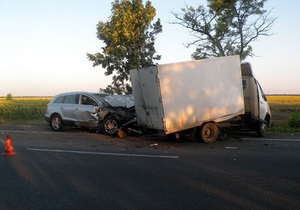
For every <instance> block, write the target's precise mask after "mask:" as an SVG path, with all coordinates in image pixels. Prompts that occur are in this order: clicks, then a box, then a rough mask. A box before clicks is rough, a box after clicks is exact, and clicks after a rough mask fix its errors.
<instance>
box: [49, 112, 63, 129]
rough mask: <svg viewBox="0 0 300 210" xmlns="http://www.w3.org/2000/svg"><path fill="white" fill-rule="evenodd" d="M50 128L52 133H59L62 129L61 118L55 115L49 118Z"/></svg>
mask: <svg viewBox="0 0 300 210" xmlns="http://www.w3.org/2000/svg"><path fill="white" fill-rule="evenodd" d="M50 126H51V128H52V129H53V130H54V131H61V130H62V129H63V127H64V125H63V121H62V119H61V116H59V115H58V114H55V115H53V116H52V117H51V120H50Z"/></svg>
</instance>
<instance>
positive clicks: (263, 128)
mask: <svg viewBox="0 0 300 210" xmlns="http://www.w3.org/2000/svg"><path fill="white" fill-rule="evenodd" d="M267 130H268V126H267V125H266V124H265V123H263V122H259V123H257V129H256V132H257V136H259V137H264V136H266V133H267Z"/></svg>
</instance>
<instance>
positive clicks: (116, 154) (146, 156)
mask: <svg viewBox="0 0 300 210" xmlns="http://www.w3.org/2000/svg"><path fill="white" fill-rule="evenodd" d="M27 150H30V151H40V152H60V153H75V154H89V155H110V156H126V157H144V158H165V159H178V158H179V157H178V156H168V155H141V154H126V153H111V152H87V151H76V150H56V149H38V148H27Z"/></svg>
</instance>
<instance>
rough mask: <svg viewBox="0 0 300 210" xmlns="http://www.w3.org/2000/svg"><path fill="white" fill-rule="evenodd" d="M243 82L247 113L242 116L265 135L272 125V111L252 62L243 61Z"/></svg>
mask: <svg viewBox="0 0 300 210" xmlns="http://www.w3.org/2000/svg"><path fill="white" fill-rule="evenodd" d="M241 70H242V80H243V81H242V84H243V94H244V106H245V114H244V115H243V116H241V117H242V118H243V120H244V123H245V124H246V126H247V127H249V128H251V129H252V130H256V131H257V134H258V136H264V135H265V134H266V132H267V128H268V127H270V126H271V111H270V107H269V104H268V102H267V98H266V96H265V94H264V92H263V90H262V88H261V86H260V84H259V82H258V81H257V80H256V79H255V77H254V75H253V72H252V68H251V65H250V63H242V64H241Z"/></svg>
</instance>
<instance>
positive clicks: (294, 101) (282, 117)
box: [267, 95, 300, 133]
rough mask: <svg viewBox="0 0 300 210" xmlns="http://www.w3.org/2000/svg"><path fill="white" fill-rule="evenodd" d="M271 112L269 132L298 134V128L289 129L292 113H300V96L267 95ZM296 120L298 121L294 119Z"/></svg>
mask: <svg viewBox="0 0 300 210" xmlns="http://www.w3.org/2000/svg"><path fill="white" fill-rule="evenodd" d="M267 99H268V103H269V105H270V109H271V112H272V126H271V128H270V129H269V131H272V132H288V133H300V127H291V126H290V124H289V121H291V120H295V119H294V116H293V115H294V113H300V95H267ZM296 120H298V119H296Z"/></svg>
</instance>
